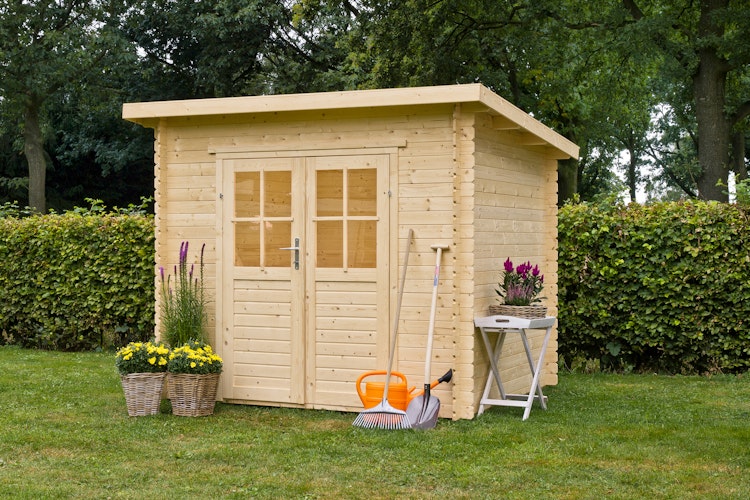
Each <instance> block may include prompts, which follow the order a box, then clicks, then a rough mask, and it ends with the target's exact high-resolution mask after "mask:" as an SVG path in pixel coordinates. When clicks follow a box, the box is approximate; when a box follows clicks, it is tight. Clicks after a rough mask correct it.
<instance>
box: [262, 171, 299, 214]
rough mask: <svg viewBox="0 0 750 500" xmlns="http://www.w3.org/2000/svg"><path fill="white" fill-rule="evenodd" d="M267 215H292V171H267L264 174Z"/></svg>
mask: <svg viewBox="0 0 750 500" xmlns="http://www.w3.org/2000/svg"><path fill="white" fill-rule="evenodd" d="M263 180H264V183H263V184H264V185H263V188H264V190H265V192H264V193H263V194H264V196H265V199H264V205H265V207H263V208H264V209H265V210H264V211H263V215H264V216H265V217H290V216H291V215H292V173H291V172H290V171H289V170H286V171H281V172H265V173H264V176H263Z"/></svg>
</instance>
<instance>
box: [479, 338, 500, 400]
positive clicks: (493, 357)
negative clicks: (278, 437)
mask: <svg viewBox="0 0 750 500" xmlns="http://www.w3.org/2000/svg"><path fill="white" fill-rule="evenodd" d="M481 333H482V341H483V342H484V347H485V349H486V351H487V356H489V358H490V373H488V374H487V382H485V384H484V392H483V393H482V401H485V400H487V399H488V398H489V397H490V389H491V388H492V379H493V378H494V379H495V382H496V383H497V388H498V389H499V390H500V397H501V399H506V395H505V388H504V387H503V382H502V380H501V379H500V370H499V369H498V367H497V354H496V353H499V352H502V347H503V342H504V341H505V333H506V332H505V331H499V332H498V334H497V340H496V341H495V348H494V349H493V348H492V345H491V343H490V339H489V337H488V335H487V332H486V331H484V330H481ZM484 407H485V405H484V404H483V403H480V404H479V411H478V412H477V415H481V414H482V413H484Z"/></svg>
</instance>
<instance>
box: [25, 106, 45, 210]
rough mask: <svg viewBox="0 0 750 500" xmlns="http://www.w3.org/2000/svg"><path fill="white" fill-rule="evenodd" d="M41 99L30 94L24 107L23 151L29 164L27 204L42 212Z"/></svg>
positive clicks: (43, 181)
mask: <svg viewBox="0 0 750 500" xmlns="http://www.w3.org/2000/svg"><path fill="white" fill-rule="evenodd" d="M40 109H41V99H38V98H37V97H36V96H32V97H31V98H30V99H29V102H28V103H27V104H26V108H25V109H24V114H23V119H24V129H23V141H24V145H23V151H24V153H25V155H26V161H27V163H28V165H29V206H30V207H31V208H32V209H34V210H35V211H37V212H40V213H44V212H45V211H46V210H47V208H46V197H45V182H46V175H47V162H46V160H45V154H44V145H43V143H42V128H41V126H40V124H39V111H40Z"/></svg>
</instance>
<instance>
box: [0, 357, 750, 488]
mask: <svg viewBox="0 0 750 500" xmlns="http://www.w3.org/2000/svg"><path fill="white" fill-rule="evenodd" d="M352 390H354V388H352ZM546 394H547V395H548V396H549V410H548V411H546V412H545V411H542V410H541V409H539V408H538V407H535V408H534V410H533V411H532V412H531V417H530V418H529V420H527V421H526V422H522V421H521V415H522V410H520V409H514V408H493V409H491V410H489V411H487V412H486V413H485V414H484V415H482V416H481V417H479V418H477V419H475V420H473V421H459V422H451V421H444V420H441V421H440V422H438V425H437V428H436V429H434V430H428V431H381V430H366V429H359V428H355V427H352V425H351V424H352V421H353V420H354V418H355V416H356V415H355V414H342V413H334V412H326V411H301V410H289V409H278V408H261V407H248V406H234V405H223V404H218V405H217V407H216V413H215V414H214V415H213V416H210V417H200V418H186V417H174V416H172V415H170V414H168V413H167V412H166V411H167V410H168V402H164V404H163V408H162V410H163V413H162V414H160V415H156V416H152V417H135V418H131V417H128V416H127V411H126V408H125V399H124V396H123V394H122V389H121V387H120V382H119V377H118V375H117V372H116V371H115V368H114V356H113V355H112V354H97V353H84V354H80V353H79V354H71V353H55V352H38V351H30V350H23V349H17V348H12V347H0V497H2V498H34V499H36V498H71V497H76V498H129V499H130V498H148V499H161V498H164V499H166V498H170V499H172V498H199V497H202V498H217V497H229V498H248V497H253V498H368V499H369V498H396V497H399V498H525V499H529V498H570V499H578V498H602V497H607V498H649V499H654V498H675V499H677V498H679V499H683V498H710V499H715V498H738V499H740V498H742V499H744V498H747V497H748V495H749V494H750V473H749V472H750V425H749V424H750V421H749V419H750V378H748V377H747V376H740V377H730V376H715V377H712V378H701V377H666V376H650V375H573V374H562V375H561V376H560V383H559V385H558V386H556V387H549V388H547V389H546Z"/></svg>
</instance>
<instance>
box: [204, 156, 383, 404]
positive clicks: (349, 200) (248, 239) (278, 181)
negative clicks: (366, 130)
mask: <svg viewBox="0 0 750 500" xmlns="http://www.w3.org/2000/svg"><path fill="white" fill-rule="evenodd" d="M217 168H218V172H219V173H218V174H217V183H218V186H217V187H219V188H220V193H221V202H220V205H221V209H220V212H221V214H220V224H221V227H220V228H218V229H219V234H220V238H219V240H220V241H219V246H220V248H219V252H220V255H221V258H220V261H219V265H218V269H217V280H218V283H217V329H218V330H219V331H218V332H217V333H219V336H220V337H221V345H222V354H223V356H224V360H225V369H224V375H223V382H222V396H223V398H224V399H225V400H229V401H236V402H247V403H258V404H272V405H274V404H275V405H288V406H301V407H309V408H327V409H351V408H352V407H357V406H359V400H358V398H357V396H356V392H355V387H354V381H355V380H356V378H357V376H359V375H360V374H361V373H362V372H363V371H366V370H370V369H375V368H376V367H378V364H379V363H380V366H382V361H383V360H384V359H385V358H384V356H387V342H388V335H387V332H388V318H389V314H388V311H389V299H388V296H389V293H388V289H389V275H390V271H389V269H390V266H389V244H388V241H389V217H388V214H389V207H388V205H389V201H388V199H389V196H388V193H389V189H388V177H389V175H388V171H389V155H388V154H346V153H341V154H333V155H331V154H328V155H311V154H302V153H301V154H299V155H289V156H286V157H263V156H262V155H257V157H252V156H250V155H242V154H235V155H225V157H223V158H220V159H219V160H218V162H217ZM219 314H220V318H219V317H218V316H219Z"/></svg>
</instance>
